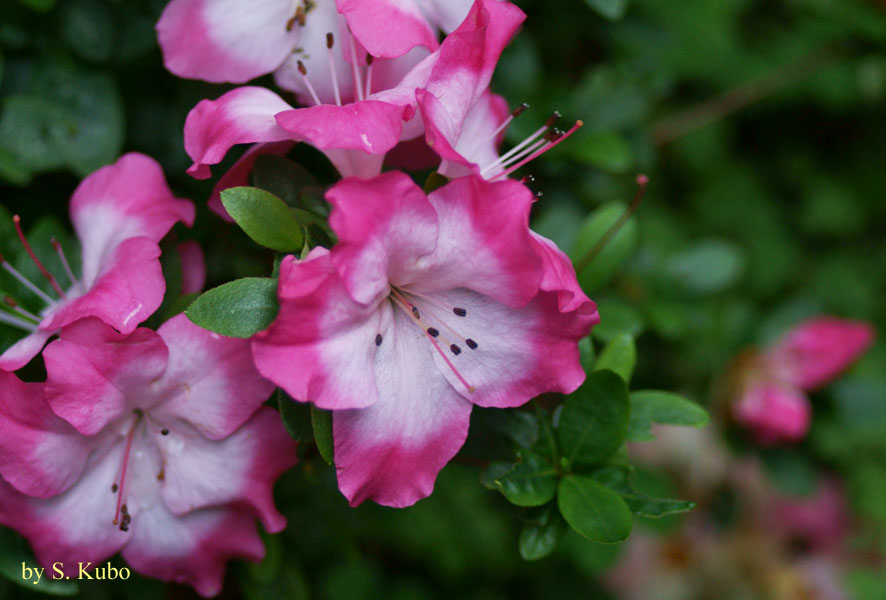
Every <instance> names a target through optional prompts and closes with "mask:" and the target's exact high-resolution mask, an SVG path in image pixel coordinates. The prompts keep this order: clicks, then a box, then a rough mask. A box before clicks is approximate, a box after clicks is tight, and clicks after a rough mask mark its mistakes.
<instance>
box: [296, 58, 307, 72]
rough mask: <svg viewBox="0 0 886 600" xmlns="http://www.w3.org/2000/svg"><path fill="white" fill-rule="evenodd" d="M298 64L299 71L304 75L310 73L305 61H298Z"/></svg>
mask: <svg viewBox="0 0 886 600" xmlns="http://www.w3.org/2000/svg"><path fill="white" fill-rule="evenodd" d="M296 64H297V65H298V72H299V73H301V74H302V75H307V74H308V70H307V68H305V63H303V62H302V61H298V62H297V63H296Z"/></svg>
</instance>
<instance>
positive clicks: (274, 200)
mask: <svg viewBox="0 0 886 600" xmlns="http://www.w3.org/2000/svg"><path fill="white" fill-rule="evenodd" d="M221 201H222V204H223V205H224V207H225V210H227V211H228V214H229V215H231V218H233V219H234V221H236V222H237V225H239V226H240V227H241V228H242V229H243V231H245V232H246V235H248V236H249V237H250V238H252V240H253V241H255V242H256V243H257V244H260V245H262V246H264V247H266V248H271V249H272V250H276V251H278V252H295V251H297V250H301V249H302V246H303V245H304V243H305V236H304V232H303V230H302V228H301V225H299V223H298V220H297V219H296V218H295V214H294V213H293V212H292V210H290V209H289V207H288V206H286V203H284V202H283V201H282V200H280V198H278V197H277V196H275V195H274V194H272V193H270V192H267V191H265V190H260V189H258V188H253V187H234V188H228V189H226V190H222V192H221Z"/></svg>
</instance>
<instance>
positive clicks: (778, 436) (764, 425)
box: [732, 381, 812, 446]
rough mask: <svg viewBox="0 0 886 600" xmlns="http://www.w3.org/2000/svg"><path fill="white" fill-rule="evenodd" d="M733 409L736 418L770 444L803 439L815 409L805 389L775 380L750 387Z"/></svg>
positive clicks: (756, 436) (760, 439)
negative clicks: (804, 392)
mask: <svg viewBox="0 0 886 600" xmlns="http://www.w3.org/2000/svg"><path fill="white" fill-rule="evenodd" d="M732 411H733V414H734V416H735V419H736V420H737V421H738V422H739V423H740V424H741V425H743V426H744V427H745V428H747V429H748V430H749V431H750V432H751V433H752V434H753V435H754V437H755V438H756V439H757V441H758V442H759V443H760V444H763V445H767V446H768V445H772V444H777V443H781V442H795V441H797V440H799V439H802V438H803V437H804V436H805V435H806V432H807V431H808V430H809V424H810V422H811V421H812V408H811V407H810V405H809V400H808V399H807V398H806V396H805V395H804V394H803V392H802V391H800V390H799V389H797V388H794V387H792V386H789V385H784V384H780V383H775V382H767V381H763V382H755V383H753V384H751V385H750V386H748V387H747V388H746V389H745V391H744V393H743V394H742V396H741V398H740V399H739V400H738V403H737V404H735V405H734V406H733V408H732Z"/></svg>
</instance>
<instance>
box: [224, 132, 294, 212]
mask: <svg viewBox="0 0 886 600" xmlns="http://www.w3.org/2000/svg"><path fill="white" fill-rule="evenodd" d="M294 145H295V142H292V141H289V140H287V141H283V142H269V143H267V144H255V145H253V146H252V147H251V148H249V150H247V151H246V152H244V153H243V156H241V157H240V158H239V160H237V162H235V163H234V166H233V167H231V168H230V169H228V172H227V173H225V174H224V175H222V176H221V178H220V179H219V180H218V183H216V184H215V187H214V188H212V196H210V197H209V208H210V210H212V212H214V213H215V214H217V215H218V216H220V217H221V218H222V219H224V220H225V221H227V222H228V223H233V222H234V219H232V218H231V215H229V214H228V211H227V210H225V207H224V205H222V202H221V196H220V194H221V191H222V190H226V189H228V188H231V187H238V186H241V185H249V174H250V173H252V167H253V166H254V165H255V161H256V160H257V159H258V157H259V156H261V155H263V154H271V155H274V156H284V155H285V154H287V153H288V152H289V151H290V150H292V147H293V146H294Z"/></svg>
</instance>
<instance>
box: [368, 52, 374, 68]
mask: <svg viewBox="0 0 886 600" xmlns="http://www.w3.org/2000/svg"><path fill="white" fill-rule="evenodd" d="M372 59H373V56H372V55H371V54H369V53H368V52H367V53H366V66H367V67H371V66H372Z"/></svg>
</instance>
